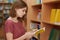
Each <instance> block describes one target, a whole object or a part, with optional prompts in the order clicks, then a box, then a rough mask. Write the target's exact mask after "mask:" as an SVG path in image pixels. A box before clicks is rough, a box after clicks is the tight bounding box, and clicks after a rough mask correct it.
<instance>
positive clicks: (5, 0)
mask: <svg viewBox="0 0 60 40" xmlns="http://www.w3.org/2000/svg"><path fill="white" fill-rule="evenodd" d="M15 1H16V0H0V2H3V3H13V2H15Z"/></svg>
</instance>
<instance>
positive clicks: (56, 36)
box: [49, 29, 60, 40]
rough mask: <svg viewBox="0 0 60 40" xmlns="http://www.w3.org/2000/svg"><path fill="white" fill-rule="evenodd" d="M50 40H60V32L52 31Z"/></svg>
mask: <svg viewBox="0 0 60 40" xmlns="http://www.w3.org/2000/svg"><path fill="white" fill-rule="evenodd" d="M49 40H60V30H57V29H52V30H51V32H50V36H49Z"/></svg>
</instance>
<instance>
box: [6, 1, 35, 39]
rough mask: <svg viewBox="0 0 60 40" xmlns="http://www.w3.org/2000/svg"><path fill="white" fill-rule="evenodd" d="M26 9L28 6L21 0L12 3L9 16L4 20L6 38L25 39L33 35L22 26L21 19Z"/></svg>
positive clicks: (22, 19)
mask: <svg viewBox="0 0 60 40" xmlns="http://www.w3.org/2000/svg"><path fill="white" fill-rule="evenodd" d="M27 9H28V7H27V5H26V3H25V2H24V1H22V0H20V1H17V2H14V3H13V5H12V8H11V11H10V16H9V18H8V19H7V20H6V22H5V33H6V39H7V40H25V39H29V38H31V37H32V36H33V35H34V32H26V30H25V28H24V27H23V21H24V17H25V15H26V13H27Z"/></svg>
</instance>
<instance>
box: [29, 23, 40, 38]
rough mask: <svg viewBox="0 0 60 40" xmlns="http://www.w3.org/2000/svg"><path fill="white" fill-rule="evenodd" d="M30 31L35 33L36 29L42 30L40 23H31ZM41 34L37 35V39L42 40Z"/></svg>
mask: <svg viewBox="0 0 60 40" xmlns="http://www.w3.org/2000/svg"><path fill="white" fill-rule="evenodd" d="M30 29H31V30H32V31H34V30H35V29H37V30H39V29H40V23H36V22H31V23H30ZM39 36H40V33H39V34H37V35H36V37H38V38H40V37H39Z"/></svg>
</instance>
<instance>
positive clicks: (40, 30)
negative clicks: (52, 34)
mask: <svg viewBox="0 0 60 40" xmlns="http://www.w3.org/2000/svg"><path fill="white" fill-rule="evenodd" d="M44 31H45V27H43V28H40V29H39V30H37V31H36V32H35V35H36V36H38V34H40V33H43V32H44Z"/></svg>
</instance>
